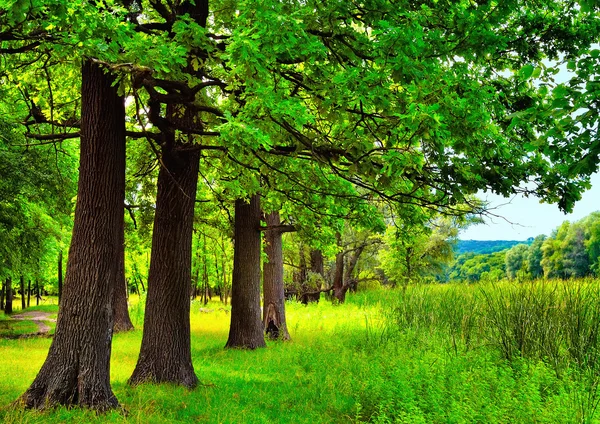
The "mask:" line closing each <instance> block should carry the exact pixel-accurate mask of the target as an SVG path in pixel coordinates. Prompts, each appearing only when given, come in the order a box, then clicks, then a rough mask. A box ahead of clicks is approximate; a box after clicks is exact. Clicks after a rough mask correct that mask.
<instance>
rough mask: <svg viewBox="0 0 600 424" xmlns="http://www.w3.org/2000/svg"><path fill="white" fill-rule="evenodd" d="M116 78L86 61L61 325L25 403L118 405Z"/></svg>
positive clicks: (120, 134)
mask: <svg viewBox="0 0 600 424" xmlns="http://www.w3.org/2000/svg"><path fill="white" fill-rule="evenodd" d="M113 82H114V78H113V77H111V76H110V75H108V74H105V73H104V72H103V70H102V69H101V68H100V67H99V66H98V65H96V64H94V63H93V62H92V61H89V60H88V61H86V62H84V64H83V67H82V87H81V90H82V108H81V148H80V167H79V171H80V172H79V187H78V195H77V204H76V207H75V222H74V226H73V237H72V241H71V247H70V250H69V259H68V261H67V273H66V277H65V286H64V291H63V297H62V299H61V307H60V309H59V313H58V321H57V323H56V331H55V334H54V338H53V340H52V345H51V346H50V351H49V352H48V357H47V358H46V361H45V362H44V365H43V366H42V369H41V370H40V372H39V373H38V375H37V377H36V378H35V380H34V381H33V383H32V384H31V386H30V387H29V389H28V390H27V391H26V392H25V393H24V394H23V395H22V397H21V401H22V402H23V403H24V404H25V406H27V407H35V408H45V407H51V406H53V405H56V404H61V405H79V406H84V407H89V408H92V409H96V410H107V409H110V408H115V407H117V406H118V401H117V399H116V397H115V396H114V394H113V392H112V389H111V387H110V353H111V341H112V328H113V316H112V298H113V289H114V281H115V274H116V272H117V262H118V258H117V252H118V244H119V230H120V222H121V220H122V219H123V196H124V192H125V106H124V101H123V98H122V97H120V96H119V95H118V94H117V87H116V86H113Z"/></svg>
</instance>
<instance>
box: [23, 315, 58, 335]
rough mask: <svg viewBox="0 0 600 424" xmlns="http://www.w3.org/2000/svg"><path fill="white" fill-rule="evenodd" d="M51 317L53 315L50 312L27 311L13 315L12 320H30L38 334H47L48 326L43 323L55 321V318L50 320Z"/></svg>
mask: <svg viewBox="0 0 600 424" xmlns="http://www.w3.org/2000/svg"><path fill="white" fill-rule="evenodd" d="M51 315H53V314H52V313H50V312H42V311H29V312H21V313H20V314H14V315H12V319H21V320H31V321H33V322H34V323H35V324H36V325H37V326H38V334H47V333H48V331H50V326H48V324H46V323H45V322H44V321H56V319H55V318H50V316H51Z"/></svg>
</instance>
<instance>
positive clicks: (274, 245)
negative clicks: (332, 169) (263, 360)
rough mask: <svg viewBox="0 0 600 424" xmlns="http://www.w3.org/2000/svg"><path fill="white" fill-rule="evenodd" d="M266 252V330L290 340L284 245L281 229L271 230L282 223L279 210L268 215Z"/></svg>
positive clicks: (264, 315)
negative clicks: (284, 270)
mask: <svg viewBox="0 0 600 424" xmlns="http://www.w3.org/2000/svg"><path fill="white" fill-rule="evenodd" d="M265 218H266V223H267V231H265V252H266V254H267V262H265V263H264V264H263V298H264V299H263V323H264V328H265V332H266V333H267V335H269V337H271V338H273V339H281V340H289V339H290V334H289V332H288V329H287V324H286V319H285V292H284V288H283V247H282V241H281V231H279V230H278V229H271V230H269V229H268V227H276V226H278V225H280V224H281V220H280V218H279V212H273V213H270V214H268V215H267V216H266V217H265Z"/></svg>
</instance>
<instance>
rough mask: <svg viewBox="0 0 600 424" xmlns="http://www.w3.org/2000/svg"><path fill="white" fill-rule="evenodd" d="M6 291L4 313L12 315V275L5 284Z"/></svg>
mask: <svg viewBox="0 0 600 424" xmlns="http://www.w3.org/2000/svg"><path fill="white" fill-rule="evenodd" d="M4 292H5V293H6V303H5V305H4V313H5V314H6V315H10V314H12V313H13V304H12V303H13V291H12V280H11V278H10V277H8V278H7V279H6V283H5V284H4Z"/></svg>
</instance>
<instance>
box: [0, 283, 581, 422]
mask: <svg viewBox="0 0 600 424" xmlns="http://www.w3.org/2000/svg"><path fill="white" fill-rule="evenodd" d="M476 290H477V289H476V288H473V287H462V286H460V287H459V286H429V287H426V288H423V287H417V288H410V287H409V288H408V290H407V292H406V293H405V294H404V295H402V294H401V292H392V291H388V290H377V291H372V292H369V293H359V294H355V295H350V296H349V300H348V302H347V303H346V304H344V305H332V304H331V303H330V302H327V301H325V300H322V301H321V302H320V303H319V304H318V305H317V304H310V305H308V306H303V305H300V304H297V303H288V304H287V305H286V308H287V315H288V318H287V319H288V325H289V331H290V335H291V337H292V340H291V341H290V342H272V341H268V342H267V345H268V347H267V348H266V349H259V350H256V351H242V350H226V349H224V346H225V343H226V341H227V336H228V328H229V319H230V308H229V307H225V306H223V305H222V304H220V303H218V302H210V303H209V304H208V305H206V306H205V305H202V304H201V303H200V302H192V305H191V330H192V356H193V363H194V368H195V370H196V374H197V375H198V377H199V379H200V386H199V387H198V388H197V389H195V390H192V391H190V390H186V389H183V388H180V387H175V386H172V385H141V386H137V387H130V386H128V385H127V379H128V378H129V376H130V375H131V373H132V371H133V369H134V367H135V363H136V361H137V354H138V352H139V347H140V343H141V335H142V332H141V330H142V321H141V319H143V310H142V309H141V308H142V307H143V299H141V302H138V301H137V299H135V298H132V299H130V304H131V314H132V320H133V321H134V324H135V325H136V330H134V331H132V332H128V333H120V334H116V335H115V337H114V343H113V353H112V363H111V381H112V386H113V390H114V392H115V394H116V396H117V397H118V399H119V401H120V402H121V403H122V405H123V406H124V407H125V408H126V410H127V411H128V412H127V414H125V415H124V414H122V413H119V412H111V413H110V414H108V415H104V416H96V415H95V414H93V413H90V412H86V411H81V410H79V409H71V410H67V409H64V408H59V409H57V410H53V411H49V412H43V413H38V412H31V411H25V412H24V411H22V410H19V409H12V408H11V407H9V406H8V405H10V403H11V402H12V401H14V400H15V399H16V398H18V396H19V395H20V394H21V393H23V392H24V391H25V390H26V389H27V387H28V385H29V384H30V383H31V381H32V380H33V378H34V377H35V375H36V373H37V371H38V370H39V367H40V366H41V365H42V363H43V361H44V359H45V356H46V353H47V349H48V347H49V345H50V340H49V339H28V340H10V341H9V340H0V352H1V353H2V354H1V356H0V375H2V376H3V378H2V379H0V408H1V409H0V421H1V420H4V422H8V423H25V422H27V423H34V422H36V423H37V422H40V423H41V422H44V423H58V422H81V423H84V422H85V423H87V422H128V423H176V422H181V423H184V422H185V423H188V422H208V423H220V422H223V423H261V422H264V423H288V422H289V423H340V422H369V421H370V422H378V423H385V422H406V423H419V422H423V423H429V422H519V423H526V422H532V423H533V422H536V423H537V422H546V423H554V422H578V421H581V420H580V419H578V417H580V416H581V414H580V413H579V412H578V411H580V410H581V408H580V407H579V406H578V404H577V403H578V402H580V403H581V402H582V401H583V400H584V397H585V395H586V389H585V387H582V386H581V385H580V382H579V380H577V379H575V378H571V376H570V375H569V374H568V373H567V374H565V375H563V376H562V377H561V378H558V377H557V376H556V374H555V373H554V371H553V369H552V367H550V366H547V365H546V364H545V363H544V362H543V361H537V360H532V361H528V360H526V359H522V360H519V361H515V362H513V363H509V362H508V361H506V360H505V359H503V357H502V355H501V352H500V351H498V350H497V349H496V348H495V347H494V346H490V345H485V344H484V343H479V344H477V343H473V344H472V345H471V347H470V348H469V349H466V348H464V341H463V340H462V339H461V340H460V343H463V345H461V346H462V347H461V348H460V349H458V348H456V347H454V346H453V344H452V339H451V337H450V336H449V334H451V333H448V330H449V329H451V328H452V327H451V326H448V324H444V320H445V319H447V318H448V317H450V316H451V315H452V316H453V314H455V313H458V312H461V313H464V312H465V310H467V312H468V309H469V308H471V309H472V305H471V304H469V303H468V302H465V301H464V299H465V298H463V297H461V294H464V295H465V296H467V297H466V299H469V297H473V296H476ZM408 295H410V296H412V297H410V298H407V297H406V296H408ZM439 296H442V299H441V300H440V298H439ZM409 299H410V300H409ZM444 299H446V300H445V301H444ZM406 302H412V303H411V304H410V305H408V304H407V303H406ZM444 302H445V303H444ZM402 304H404V306H407V305H408V306H410V307H411V308H412V309H410V310H408V312H410V313H411V314H414V315H415V318H414V319H412V318H411V319H410V320H412V321H411V322H409V321H410V320H409V318H408V317H405V318H406V319H405V321H398V315H397V308H398V307H399V305H402ZM411 305H412V306H411ZM440 305H442V306H443V307H444V308H446V312H445V313H446V315H443V314H441V315H440V311H439V310H435V308H434V307H439V306H440ZM408 306H407V307H408ZM442 312H443V311H442ZM471 312H472V311H471ZM416 316H421V318H418V319H417V318H416ZM444 317H446V318H444ZM432 320H433V322H431V321H432ZM428 322H429V324H427V323H428ZM449 322H453V321H452V320H450V321H449ZM462 322H463V321H461V323H462ZM461 325H462V324H461ZM461 328H462V327H461ZM456 331H458V330H456ZM461 331H462V330H461ZM473 331H475V330H473ZM456 334H457V336H456V337H459V336H460V335H459V333H458V332H457V333H456ZM460 337H462V336H460ZM578 414H579V415H578Z"/></svg>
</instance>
